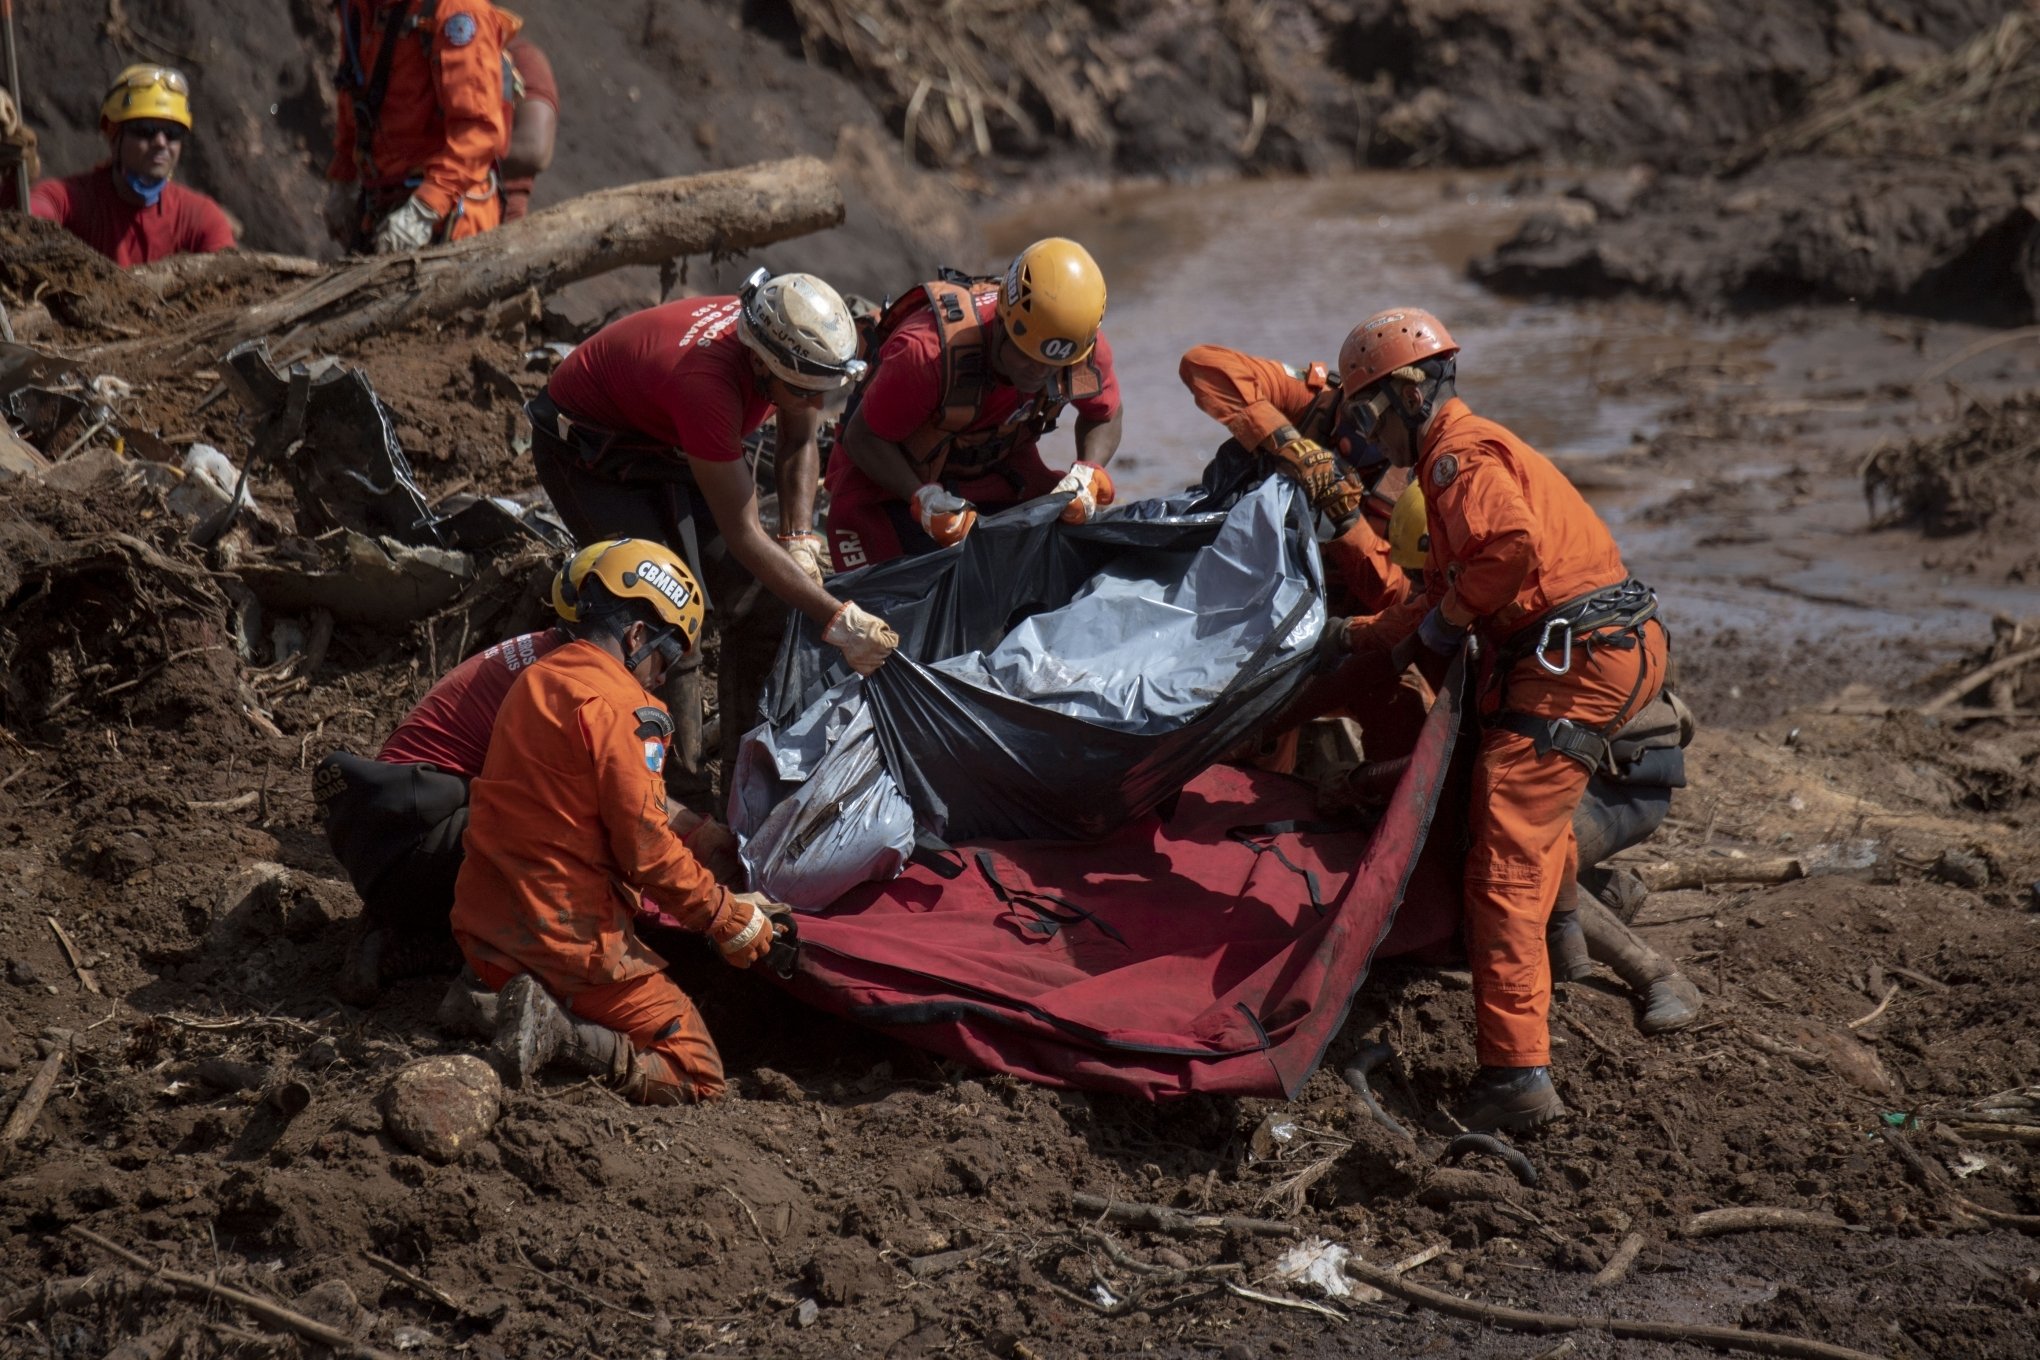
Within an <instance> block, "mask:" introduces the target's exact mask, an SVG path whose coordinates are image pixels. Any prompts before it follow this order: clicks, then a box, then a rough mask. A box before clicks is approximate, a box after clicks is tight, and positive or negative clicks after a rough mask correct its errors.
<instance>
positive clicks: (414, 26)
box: [326, 0, 522, 241]
mask: <svg viewBox="0 0 2040 1360" xmlns="http://www.w3.org/2000/svg"><path fill="white" fill-rule="evenodd" d="M339 8H340V25H341V54H340V64H341V80H342V85H343V88H342V89H341V91H340V109H339V131H338V133H337V134H336V137H335V141H334V147H333V161H332V164H331V165H330V166H328V167H327V169H326V178H327V179H329V180H334V181H337V182H339V183H342V184H350V183H354V182H356V181H360V183H361V184H362V187H363V188H364V189H365V190H367V194H368V202H369V205H370V208H371V211H372V212H373V213H374V215H376V216H381V215H382V214H383V213H386V212H388V211H390V210H391V209H393V208H396V207H398V206H400V205H401V204H402V203H403V202H404V200H405V198H407V197H409V196H410V195H411V194H416V195H417V196H418V198H419V200H420V201H422V202H423V203H424V204H425V206H426V207H428V208H430V209H432V211H433V212H435V213H437V214H438V215H439V218H440V220H441V222H443V223H445V226H444V227H443V228H442V229H441V230H442V239H444V240H448V241H458V240H461V239H463V238H465V237H469V236H474V235H477V234H478V233H480V232H485V231H488V230H489V229H490V228H492V227H494V226H496V225H497V224H498V223H499V222H500V221H501V219H502V204H501V202H500V201H499V200H498V198H497V195H496V185H495V168H496V162H497V160H498V159H499V158H500V157H501V156H502V154H503V152H504V151H505V150H507V149H508V148H509V145H510V126H509V123H508V121H507V120H506V118H505V116H504V112H503V110H504V95H503V46H504V44H505V43H507V42H508V41H509V40H510V39H511V38H513V37H515V36H516V34H517V30H518V29H519V28H520V27H522V21H521V20H519V19H517V18H516V17H515V16H513V15H510V14H507V13H505V12H503V11H501V10H499V9H497V8H496V7H495V6H494V5H492V4H490V3H489V0H439V3H438V6H437V8H436V9H435V10H434V11H433V13H432V14H431V16H430V17H429V18H428V17H425V16H424V15H423V14H422V13H421V12H420V6H419V5H417V4H416V3H415V0H339ZM385 24H400V25H401V27H400V28H399V30H398V31H397V32H396V33H394V34H392V33H388V32H386V31H385V29H384V25H385ZM350 34H351V35H355V37H354V39H353V40H352V41H350V36H349V35H350ZM386 42H395V43H397V44H398V47H397V49H396V51H395V53H393V54H392V56H391V59H390V72H389V84H388V85H387V86H386V87H385V90H384V94H383V100H382V108H381V110H380V112H379V113H378V115H377V118H376V128H375V136H374V139H373V141H372V142H371V143H370V145H368V146H366V147H362V146H360V145H359V144H358V129H357V128H356V126H355V118H354V101H353V99H351V98H350V97H349V96H348V93H347V90H346V89H345V88H344V86H345V84H346V82H347V80H348V77H349V73H350V72H352V73H353V74H354V77H355V78H356V79H358V80H360V81H361V83H362V84H363V85H364V86H366V85H367V84H368V83H369V81H370V80H371V78H372V76H373V73H374V71H375V68H376V63H377V61H378V59H379V58H380V56H381V55H382V48H383V44H384V43H386Z"/></svg>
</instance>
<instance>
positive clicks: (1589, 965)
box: [1544, 911, 1594, 982]
mask: <svg viewBox="0 0 2040 1360" xmlns="http://www.w3.org/2000/svg"><path fill="white" fill-rule="evenodd" d="M1544 951H1545V953H1547V954H1549V955H1550V956H1551V980H1552V981H1553V982H1585V981H1586V980H1587V979H1588V978H1590V977H1592V976H1593V975H1594V960H1593V959H1592V958H1591V957H1590V956H1589V955H1588V953H1587V932H1586V931H1585V930H1584V929H1582V928H1581V926H1580V914H1579V913H1578V912H1577V911H1554V912H1553V913H1551V920H1550V921H1548V922H1547V923H1546V924H1545V927H1544Z"/></svg>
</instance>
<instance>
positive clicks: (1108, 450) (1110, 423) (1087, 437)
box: [1077, 406, 1126, 467]
mask: <svg viewBox="0 0 2040 1360" xmlns="http://www.w3.org/2000/svg"><path fill="white" fill-rule="evenodd" d="M1125 424H1126V408H1125V407H1123V406H1122V407H1120V408H1119V409H1118V410H1116V411H1114V412H1113V413H1112V414H1111V415H1110V416H1108V417H1106V418H1105V419H1104V420H1092V419H1090V418H1088V417H1086V416H1082V415H1080V416H1078V417H1077V458H1078V460H1079V461H1081V462H1085V463H1096V464H1097V465H1098V466H1099V467H1104V466H1105V465H1106V464H1107V463H1109V462H1111V461H1112V455H1113V454H1115V453H1117V452H1119V435H1120V431H1121V430H1122V429H1123V428H1124V427H1125Z"/></svg>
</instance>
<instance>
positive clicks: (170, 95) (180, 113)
mask: <svg viewBox="0 0 2040 1360" xmlns="http://www.w3.org/2000/svg"><path fill="white" fill-rule="evenodd" d="M135 118H160V119H162V120H163V121H164V122H166V123H180V124H182V125H183V126H185V127H187V128H188V127H190V126H191V82H190V81H188V80H186V79H185V78H184V72H182V71H179V70H176V69H174V68H173V67H169V66H151V65H149V64H147V63H143V64H141V65H137V66H130V67H128V68H127V69H126V70H124V71H122V72H121V73H120V74H119V75H117V76H115V77H114V78H113V88H112V89H110V90H108V91H107V92H106V99H105V102H103V103H102V104H100V106H99V124H100V126H101V127H103V128H105V129H106V130H108V131H109V132H110V131H112V130H113V129H114V128H115V127H118V126H119V125H120V124H122V123H125V122H128V121H130V120H132V119H135Z"/></svg>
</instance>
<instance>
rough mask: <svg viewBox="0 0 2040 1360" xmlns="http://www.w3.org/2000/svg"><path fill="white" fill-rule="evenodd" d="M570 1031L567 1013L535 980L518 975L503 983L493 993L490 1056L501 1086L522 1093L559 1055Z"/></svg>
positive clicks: (527, 975)
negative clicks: (492, 1027) (493, 1038)
mask: <svg viewBox="0 0 2040 1360" xmlns="http://www.w3.org/2000/svg"><path fill="white" fill-rule="evenodd" d="M570 1029H571V1026H570V1025H569V1024H568V1023H567V1013H566V1012H565V1011H563V1010H561V1009H560V1006H559V1003H558V1002H557V1001H554V1000H553V999H552V997H551V996H550V995H548V994H547V992H546V990H545V988H544V987H543V986H541V985H540V983H539V981H538V979H537V978H535V977H533V976H532V975H531V974H529V973H519V974H518V975H517V976H516V977H514V978H511V979H510V980H509V981H508V982H506V983H504V984H503V990H502V991H500V992H498V993H496V1041H495V1043H494V1045H493V1046H492V1047H491V1051H490V1054H489V1057H490V1061H491V1062H493V1063H494V1064H495V1067H496V1074H497V1075H498V1076H500V1077H502V1078H503V1084H504V1085H505V1086H508V1087H510V1088H511V1089H512V1090H520V1091H521V1090H523V1089H524V1085H525V1083H526V1082H528V1081H530V1080H531V1077H532V1074H533V1073H535V1072H537V1071H539V1070H540V1069H541V1068H543V1067H544V1066H545V1065H546V1064H547V1063H549V1062H551V1061H552V1060H553V1056H554V1055H555V1054H557V1053H558V1052H559V1051H560V1046H561V1045H562V1044H563V1043H565V1042H566V1040H567V1036H568V1032H569V1030H570Z"/></svg>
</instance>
